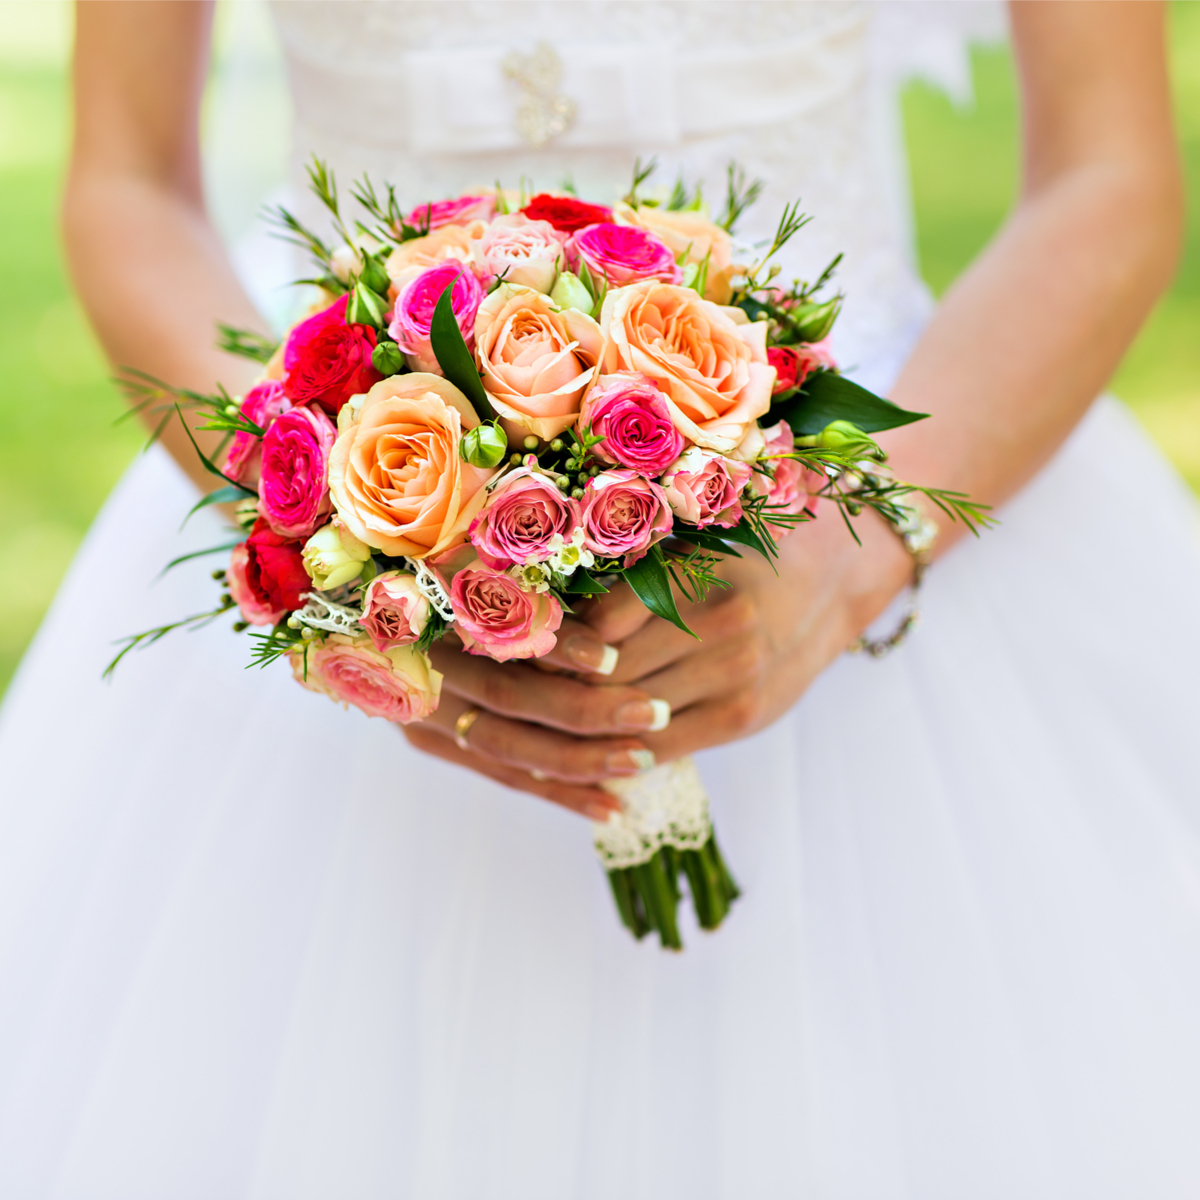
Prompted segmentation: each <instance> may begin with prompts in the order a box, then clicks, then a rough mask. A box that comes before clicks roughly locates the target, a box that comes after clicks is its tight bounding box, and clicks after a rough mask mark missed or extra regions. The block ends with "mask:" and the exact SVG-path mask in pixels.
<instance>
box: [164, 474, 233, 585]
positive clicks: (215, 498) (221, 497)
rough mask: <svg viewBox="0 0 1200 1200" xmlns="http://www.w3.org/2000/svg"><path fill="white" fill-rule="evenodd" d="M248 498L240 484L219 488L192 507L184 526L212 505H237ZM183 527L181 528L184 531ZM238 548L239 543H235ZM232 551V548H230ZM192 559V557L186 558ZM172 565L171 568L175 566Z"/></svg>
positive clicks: (202, 497) (201, 498) (180, 560)
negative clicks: (203, 509)
mask: <svg viewBox="0 0 1200 1200" xmlns="http://www.w3.org/2000/svg"><path fill="white" fill-rule="evenodd" d="M245 498H246V491H245V489H244V488H243V487H241V486H240V485H239V484H236V483H235V484H231V485H230V486H229V487H223V488H217V490H216V491H215V492H209V493H208V495H207V496H201V497H200V499H199V500H197V501H196V503H195V504H193V505H192V507H191V509H190V510H189V512H188V515H187V516H186V517H184V518H183V525H186V524H187V523H188V522H189V521H190V520H191V519H192V517H193V516H195V515H196V513H198V512H199V511H200V510H201V509H202V508H207V507H208V506H209V505H210V504H236V503H237V502H238V501H239V500H244V499H245ZM183 525H180V526H179V528H180V529H182V528H183ZM234 545H235V546H236V545H237V543H236V542H234ZM230 549H232V547H230ZM185 557H190V556H185ZM182 561H183V559H176V560H175V562H182ZM174 565H175V563H172V564H171V566H174Z"/></svg>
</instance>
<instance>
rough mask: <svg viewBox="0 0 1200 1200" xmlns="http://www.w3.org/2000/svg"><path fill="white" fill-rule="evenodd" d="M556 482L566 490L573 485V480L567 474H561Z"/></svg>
mask: <svg viewBox="0 0 1200 1200" xmlns="http://www.w3.org/2000/svg"><path fill="white" fill-rule="evenodd" d="M554 482H555V484H556V485H557V486H558V487H559V488H560V489H561V490H562V491H564V492H565V491H566V490H567V488H569V487H570V486H571V481H570V480H569V479H568V478H567V477H566V476H565V475H560V476H559V477H558V478H557V479H556V480H555V481H554Z"/></svg>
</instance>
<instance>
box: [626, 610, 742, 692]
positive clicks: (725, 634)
mask: <svg viewBox="0 0 1200 1200" xmlns="http://www.w3.org/2000/svg"><path fill="white" fill-rule="evenodd" d="M683 619H684V621H685V622H686V623H687V626H688V628H689V629H690V630H691V631H692V633H693V634H695V635H696V636H695V637H692V636H691V634H687V633H684V632H683V630H682V629H680V628H678V627H677V626H675V625H672V624H671V622H670V621H664V620H663V619H662V618H661V617H655V618H654V620H652V621H650V622H648V623H647V624H646V625H644V626H642V628H641V629H639V630H637V632H636V633H634V634H633V635H632V636H630V637H629V638H627V639H626V640H625V641H624V642H622V643H621V647H620V650H621V655H620V658H619V659H618V661H617V666H616V669H615V670H614V671H613V673H612V676H611V678H612V681H613V683H632V682H636V683H637V684H638V686H639V687H646V686H647V685H646V683H645V682H644V681H645V680H646V679H647V678H649V677H651V676H653V675H654V674H655V673H657V672H659V671H661V670H662V669H663V668H664V667H667V666H669V665H670V664H672V663H676V662H679V661H681V660H683V659H686V658H689V657H691V656H692V655H695V654H706V653H707V652H708V651H709V649H710V648H711V643H713V642H716V641H720V640H722V639H725V638H730V637H737V636H739V635H742V634H745V633H748V632H750V631H751V630H753V629H756V628H757V627H758V624H759V616H758V610H757V608H756V607H755V605H754V603H753V601H752V600H750V598H749V597H747V596H746V595H744V594H742V593H740V592H739V593H733V594H727V595H724V596H722V597H720V598H719V599H718V598H716V597H714V598H712V599H711V600H710V601H708V602H706V603H704V604H695V605H692V606H690V607H689V608H687V609H685V610H684V611H683ZM649 690H650V691H651V692H652V694H653V695H656V696H657V695H658V693H657V692H654V691H653V689H649ZM664 698H668V697H664Z"/></svg>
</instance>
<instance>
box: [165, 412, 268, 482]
mask: <svg viewBox="0 0 1200 1200" xmlns="http://www.w3.org/2000/svg"><path fill="white" fill-rule="evenodd" d="M174 407H175V412H176V415H177V416H178V417H179V423H180V424H181V425H182V426H183V432H184V433H186V434H187V436H188V441H189V442H191V443H192V449H193V450H195V451H196V453H197V454H198V455H199V456H200V461H201V462H202V463H203V464H204V469H205V470H206V471H207V472H208V473H209V474H210V475H215V476H216V477H217V478H218V479H223V480H225V482H226V483H227V484H229V486H230V487H234V488H237V490H238V491H239V492H240V493H241V494H242V495H244V496H253V497H254V498H255V499H256V500H257V499H258V493H257V492H256V491H255V490H254V489H253V488H248V487H243V486H242V485H241V484H240V483H238V481H237V480H236V479H230V478H229V476H228V475H226V474H225V472H224V471H222V470H221V468H220V467H218V466H217V465H216V463H214V462H213V461H212V459H211V458H209V457H208V455H207V454H205V453H204V451H203V450H201V449H200V447H199V446H198V445H197V444H196V439H195V438H194V437H192V429H191V426H190V425H189V424H188V423H187V422H186V421H185V420H184V419H183V409H181V408H180V407H179V403H178V401H176V403H175V406H174ZM160 428H161V426H160ZM219 490H220V491H224V490H225V489H224V488H221V489H219Z"/></svg>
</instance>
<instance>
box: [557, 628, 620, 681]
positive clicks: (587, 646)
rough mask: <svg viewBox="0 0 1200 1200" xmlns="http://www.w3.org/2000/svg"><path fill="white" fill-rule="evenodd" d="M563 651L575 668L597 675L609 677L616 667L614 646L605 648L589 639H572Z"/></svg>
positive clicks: (602, 644)
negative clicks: (581, 668)
mask: <svg viewBox="0 0 1200 1200" xmlns="http://www.w3.org/2000/svg"><path fill="white" fill-rule="evenodd" d="M564 649H565V650H566V652H567V657H568V658H569V659H570V660H571V661H572V662H573V663H575V665H576V666H579V667H583V668H584V669H585V670H587V671H594V672H595V673H596V674H597V675H611V674H612V673H613V671H614V670H615V669H616V666H617V648H616V646H606V645H605V644H604V643H603V642H597V641H595V640H594V639H593V638H589V637H573V638H571V640H570V641H569V642H567V644H566V646H565V647H564Z"/></svg>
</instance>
